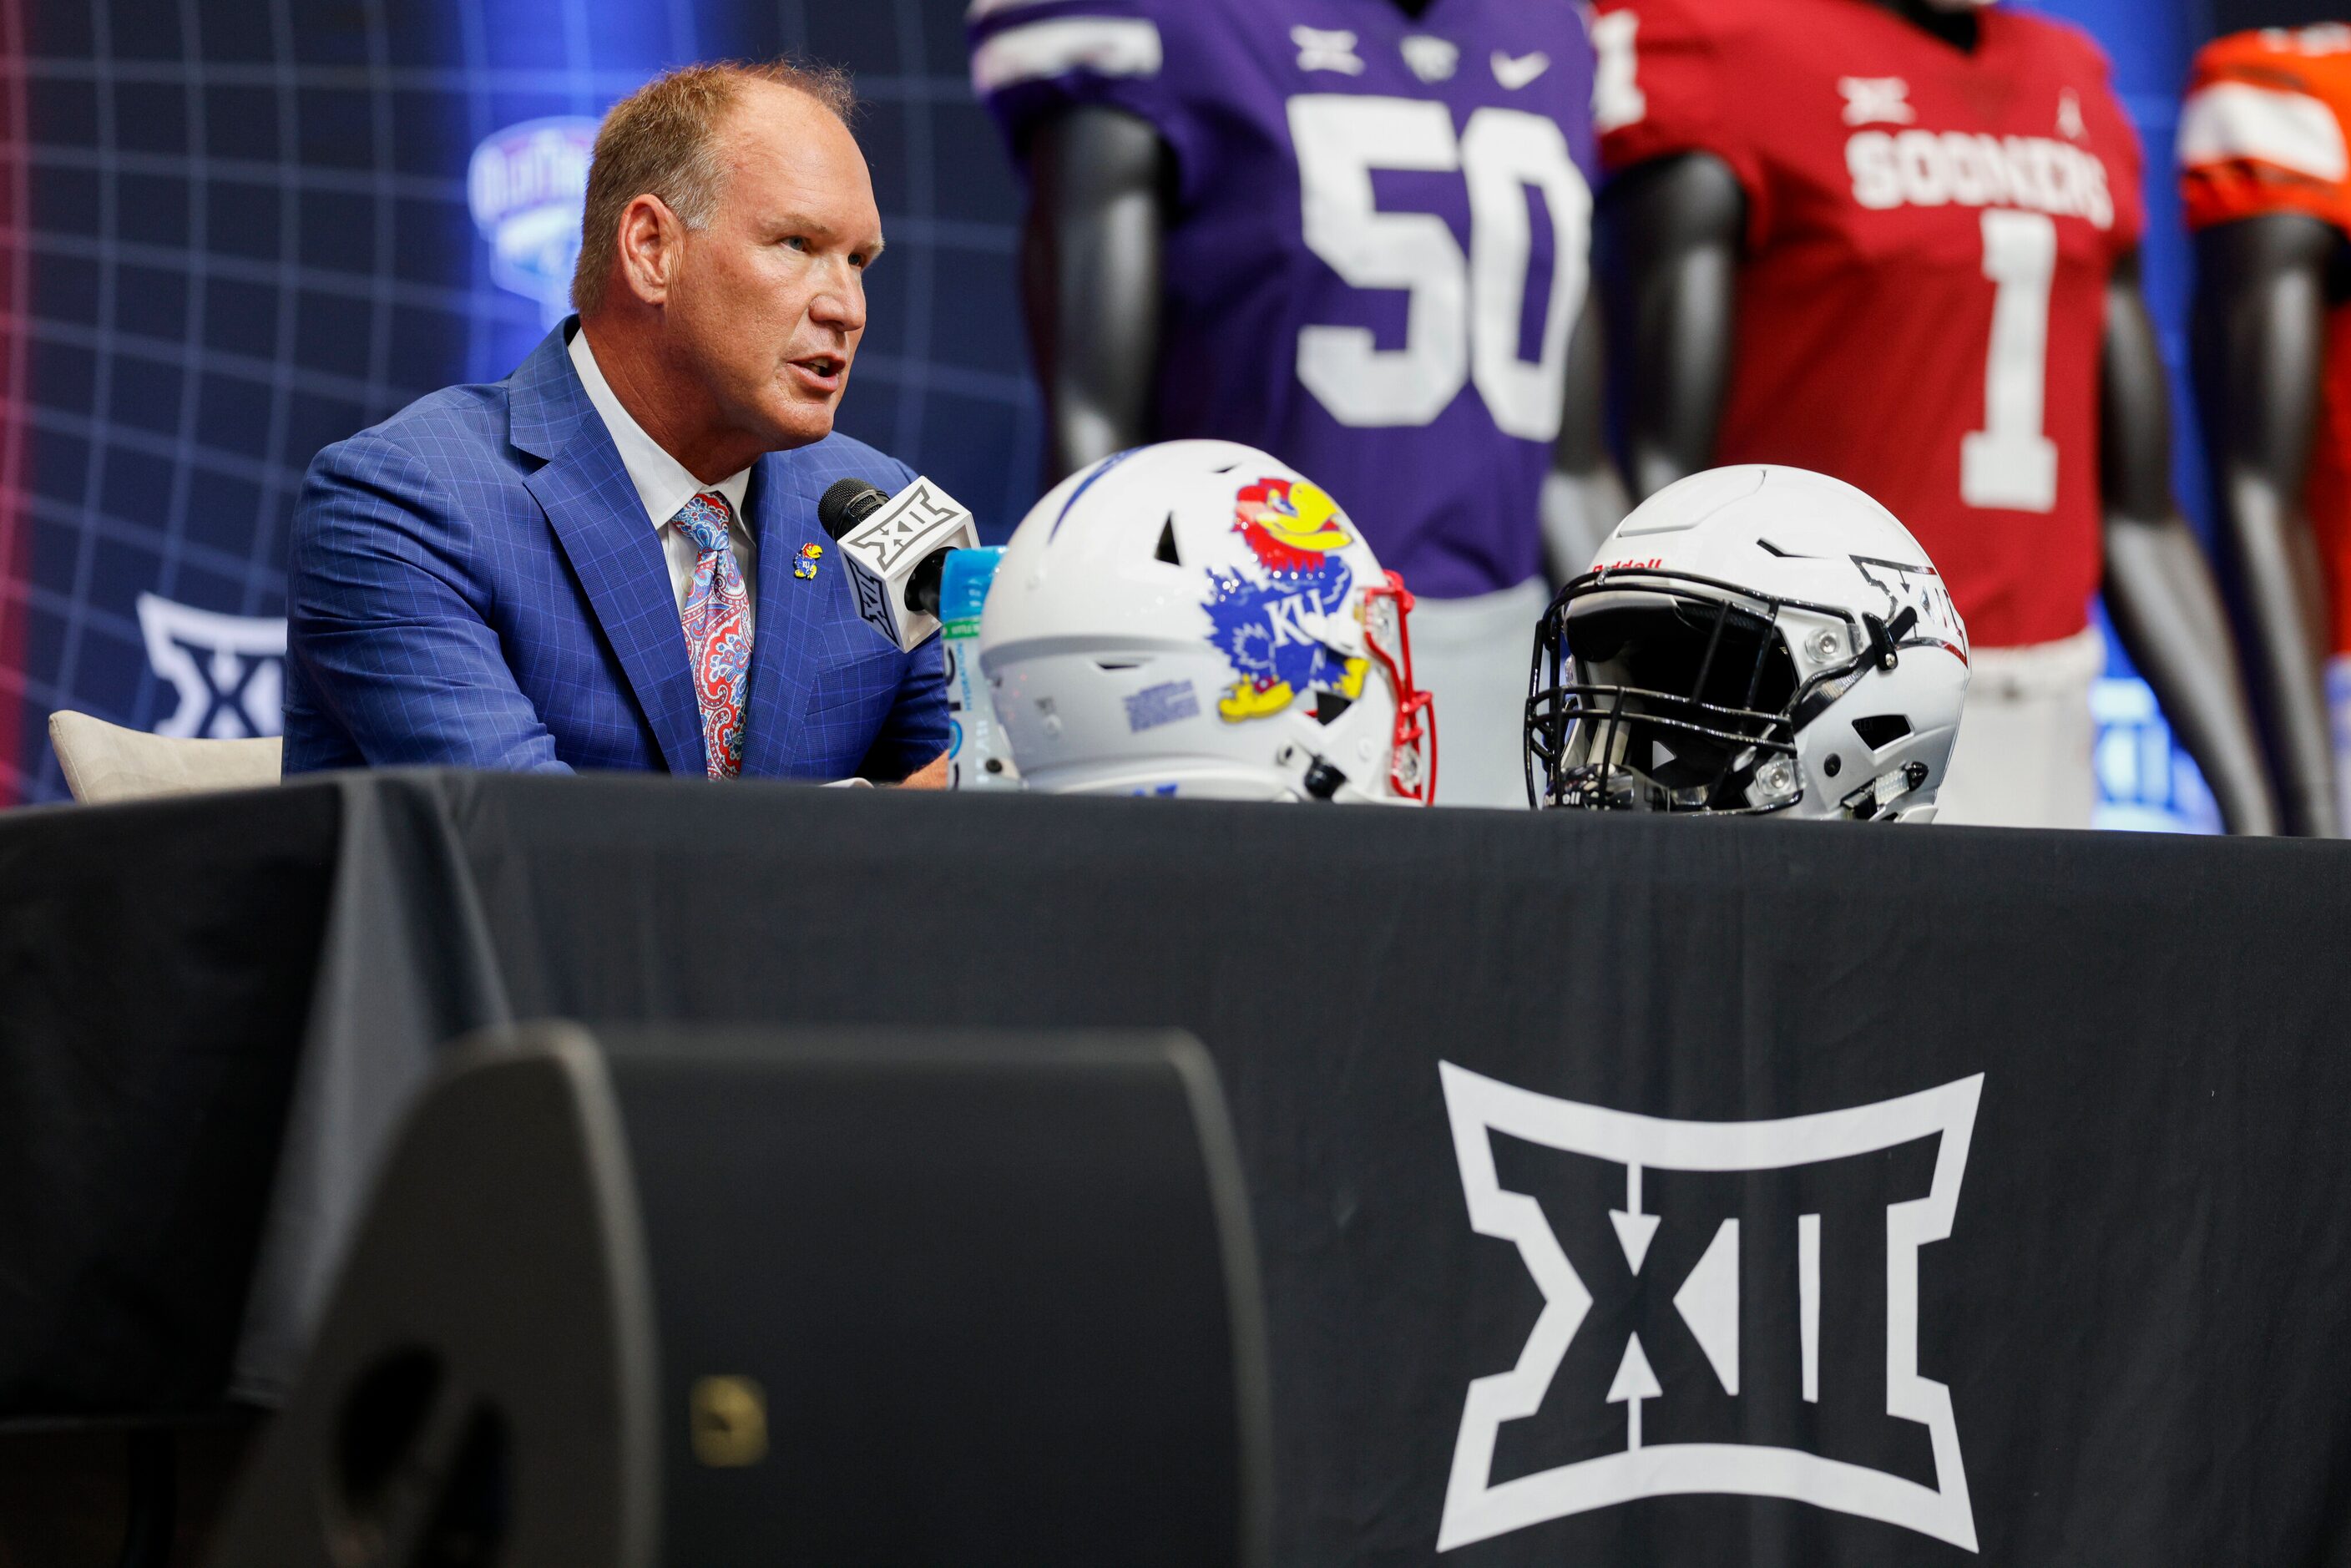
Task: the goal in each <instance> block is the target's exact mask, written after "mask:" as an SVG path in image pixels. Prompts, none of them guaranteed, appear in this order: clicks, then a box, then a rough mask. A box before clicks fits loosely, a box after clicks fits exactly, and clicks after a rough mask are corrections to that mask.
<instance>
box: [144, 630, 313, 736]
mask: <svg viewBox="0 0 2351 1568" xmlns="http://www.w3.org/2000/svg"><path fill="white" fill-rule="evenodd" d="M139 631H140V635H141V638H142V639H143V640H144V641H145V643H146V644H147V663H148V664H149V665H151V666H152V668H153V669H154V672H155V674H156V675H157V676H158V677H160V678H161V679H162V680H164V681H167V682H169V683H170V684H171V686H172V691H173V692H175V693H177V694H178V696H179V702H178V705H177V706H174V707H173V708H172V711H171V712H170V713H168V714H166V715H164V716H163V717H162V720H160V721H159V722H158V723H157V724H156V726H155V733H156V734H158V735H172V736H181V737H195V738H198V739H204V740H238V739H244V738H246V737H256V736H265V735H276V734H277V733H279V732H280V731H281V730H283V729H284V728H285V727H286V712H285V703H286V622H285V619H284V617H282V616H256V615H223V614H221V613H220V612H217V611H212V610H199V609H197V608H196V607H195V606H194V605H193V604H180V603H175V602H173V601H171V600H169V599H165V598H163V597H162V596H161V595H160V594H153V593H142V594H141V595H140V596H139Z"/></svg>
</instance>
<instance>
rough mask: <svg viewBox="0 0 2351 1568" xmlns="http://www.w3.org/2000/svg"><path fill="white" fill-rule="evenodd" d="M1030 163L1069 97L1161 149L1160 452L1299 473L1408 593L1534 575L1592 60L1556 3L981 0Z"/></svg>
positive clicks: (1578, 213) (1582, 262)
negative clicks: (1041, 133) (1184, 441)
mask: <svg viewBox="0 0 2351 1568" xmlns="http://www.w3.org/2000/svg"><path fill="white" fill-rule="evenodd" d="M969 25H970V34H971V45H972V57H971V66H972V82H973V85H974V87H975V88H976V89H977V90H978V92H979V94H980V96H981V98H982V99H984V100H985V101H986V102H987V105H988V107H989V109H990V110H991V111H992V112H993V113H994V114H995V116H996V118H997V120H998V123H999V124H1001V125H1002V126H1003V128H1004V130H1005V131H1006V134H1007V137H1008V140H1009V141H1010V143H1011V147H1012V151H1013V154H1014V158H1015V161H1016V162H1023V163H1024V164H1025V161H1026V156H1027V152H1028V148H1029V140H1030V138H1031V135H1032V133H1033V132H1034V131H1035V130H1036V128H1037V127H1038V126H1039V125H1040V124H1041V123H1043V122H1044V121H1046V120H1050V118H1052V117H1053V116H1055V115H1057V114H1060V113H1062V112H1064V111H1066V110H1068V109H1069V108H1070V107H1071V106H1072V105H1076V104H1102V105H1107V106H1109V107H1111V108H1114V109H1118V110H1124V111H1125V112H1127V113H1130V114H1134V115H1137V116H1140V117H1141V118H1142V119H1144V120H1147V121H1149V122H1150V124H1151V125H1152V126H1153V128H1154V129H1155V130H1156V131H1158V133H1159V135H1160V138H1161V140H1162V141H1164V142H1165V144H1166V145H1167V147H1168V148H1169V150H1170V152H1172V154H1173V159H1174V168H1173V171H1172V174H1173V178H1174V181H1175V199H1174V203H1173V207H1174V214H1175V216H1174V221H1173V223H1172V225H1171V226H1170V229H1169V232H1168V234H1167V235H1166V237H1165V299H1166V305H1165V318H1164V329H1163V332H1162V341H1161V347H1160V364H1159V368H1158V382H1157V385H1156V387H1155V394H1156V395H1155V409H1154V414H1153V423H1154V429H1153V431H1152V434H1153V435H1154V436H1155V438H1159V439H1172V438H1175V437H1181V436H1217V437H1222V438H1224V439H1227V440H1231V441H1239V442H1245V443H1247V444H1250V445H1253V446H1258V447H1261V448H1263V449H1265V450H1266V451H1269V452H1271V453H1274V454H1275V455H1279V456H1280V458H1281V459H1282V460H1283V461H1284V462H1286V463H1289V464H1290V465H1293V466H1295V467H1298V468H1301V469H1303V470H1304V471H1305V472H1307V473H1310V474H1312V475H1314V476H1316V478H1317V479H1319V480H1320V481H1322V483H1323V484H1324V485H1327V486H1330V489H1331V491H1332V494H1333V495H1334V496H1335V497H1337V498H1338V500H1339V501H1340V502H1341V503H1343V505H1344V506H1345V507H1346V509H1347V513H1348V515H1349V516H1350V517H1353V519H1354V521H1355V522H1356V523H1357V524H1358V525H1359V526H1360V527H1361V528H1362V529H1363V531H1364V538H1365V539H1366V541H1367V542H1368V543H1369V544H1370V545H1371V547H1372V549H1374V551H1375V552H1376V553H1377V554H1378V556H1379V558H1380V560H1381V562H1382V563H1383V564H1384V565H1385V566H1387V567H1390V568H1392V569H1394V570H1397V571H1400V572H1401V573H1402V574H1403V575H1404V577H1405V580H1406V581H1407V582H1409V583H1410V585H1411V587H1412V590H1413V591H1414V592H1415V593H1416V594H1421V595H1426V596H1432V597H1436V598H1459V597H1463V596H1466V595H1469V594H1477V593H1486V592H1490V591H1495V590H1498V589H1504V588H1510V587H1513V586H1515V585H1516V584H1518V583H1520V582H1522V581H1524V580H1526V579H1528V578H1530V577H1531V576H1533V575H1535V573H1536V572H1537V571H1538V570H1541V530H1540V527H1539V512H1538V508H1539V506H1540V499H1541V488H1542V480H1543V476H1544V474H1545V473H1546V472H1547V471H1548V468H1549V464H1550V449H1551V444H1552V438H1553V437H1555V436H1556V435H1557V434H1558V433H1559V426H1560V419H1561V412H1562V396H1563V391H1564V386H1565V380H1564V367H1565V361H1566V356H1567V348H1568V340H1569V336H1570V333H1571V331H1572V330H1573V326H1574V322H1575V319H1576V317H1577V314H1578V312H1579V310H1580V308H1581V306H1582V303H1583V296H1584V289H1585V281H1586V277H1587V257H1588V255H1589V249H1590V246H1589V232H1590V217H1591V207H1592V195H1591V183H1590V182H1591V178H1592V175H1593V172H1594V168H1595V156H1596V154H1595V150H1594V147H1593V131H1592V124H1591V110H1590V101H1591V92H1592V56H1591V46H1590V43H1589V41H1588V40H1587V38H1586V37H1585V34H1584V28H1583V21H1582V19H1581V16H1580V15H1579V12H1578V10H1577V8H1576V7H1575V6H1574V5H1571V4H1570V3H1569V0H1435V3H1434V4H1432V5H1429V6H1428V8H1427V9H1426V10H1425V11H1424V12H1423V13H1422V15H1421V16H1419V17H1418V18H1417V19H1415V18H1412V17H1409V16H1406V15H1405V13H1404V11H1403V10H1402V9H1401V8H1400V7H1399V6H1397V5H1395V4H1394V3H1393V0H975V4H974V5H972V7H971V11H970V13H969Z"/></svg>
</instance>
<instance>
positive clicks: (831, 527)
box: [816, 479, 890, 539]
mask: <svg viewBox="0 0 2351 1568" xmlns="http://www.w3.org/2000/svg"><path fill="white" fill-rule="evenodd" d="M889 498H890V492H889V491H887V490H884V489H883V488H882V487H881V486H879V485H873V484H869V483H867V482H866V481H865V480H863V479H835V480H834V481H833V482H832V484H831V486H828V487H827V488H826V490H825V493H824V494H823V496H821V497H819V498H818V500H817V504H816V520H817V521H818V522H820V523H821V524H823V525H824V531H825V532H826V533H827V534H829V535H831V537H832V538H836V539H837V538H841V535H843V534H845V533H847V532H848V531H849V530H850V529H852V528H855V527H856V526H857V525H858V524H860V523H862V522H863V521H864V520H865V519H866V518H868V517H872V515H873V508H874V507H878V506H880V505H881V504H882V503H883V502H884V501H886V500H888V499H889Z"/></svg>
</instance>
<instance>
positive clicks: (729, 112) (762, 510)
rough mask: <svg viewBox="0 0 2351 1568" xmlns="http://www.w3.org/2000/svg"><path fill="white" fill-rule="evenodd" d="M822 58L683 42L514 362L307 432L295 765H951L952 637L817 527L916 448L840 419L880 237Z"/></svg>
mask: <svg viewBox="0 0 2351 1568" xmlns="http://www.w3.org/2000/svg"><path fill="white" fill-rule="evenodd" d="M853 109H854V99H853V97H852V93H851V90H850V87H849V83H848V80H847V78H845V77H843V76H841V75H838V74H836V73H829V72H822V71H810V70H804V69H800V68H794V67H790V66H787V65H781V64H778V65H772V66H763V67H751V68H745V67H738V66H716V67H694V68H688V69H685V70H682V71H677V72H673V73H672V74H670V75H669V76H666V77H664V78H659V79H658V80H655V81H653V82H652V83H649V84H648V85H647V86H645V87H644V88H643V89H639V90H638V91H637V92H636V93H634V94H632V96H631V97H630V98H628V99H624V100H622V102H621V103H620V104H618V105H615V106H614V108H613V110H612V111H611V114H610V115H608V116H607V117H606V119H605V122H604V125H603V128H602V130H601V132H600V134H599V136H598V138H597V145H596V153H595V159H594V162H593V163H592V164H591V166H590V177H589V191H588V203H587V210H586V217H585V221H584V223H583V225H582V229H581V246H580V261H579V267H578V270H577V272H576V274H575V276H574V278H573V282H572V298H573V302H574V303H575V304H576V305H577V306H578V307H579V308H580V315H579V316H577V317H575V318H573V319H569V320H567V321H566V322H565V323H564V324H563V325H562V326H561V327H559V328H558V329H556V330H555V331H553V332H551V333H549V335H548V337H547V339H546V340H545V341H543V342H541V343H540V344H539V346H538V349H537V350H534V351H533V352H532V354H531V356H530V357H529V358H528V360H526V361H524V362H523V364H522V366H521V368H520V369H518V370H517V371H515V373H514V374H513V375H511V376H509V377H508V378H507V380H506V381H504V382H498V383H497V384H496V385H492V386H463V387H452V388H449V389H447V390H445V391H443V392H435V393H434V394H432V395H431V396H429V397H426V398H423V399H421V400H419V401H418V402H414V403H412V404H410V405H409V406H408V407H407V408H405V409H403V410H402V411H401V412H400V413H397V414H394V415H393V416H392V418H391V419H389V420H386V421H385V422H384V423H381V424H379V425H377V426H375V427H374V428H373V429H371V430H366V431H362V432H360V434H357V435H355V436H352V437H351V438H350V439H349V440H347V441H341V442H338V443H336V444H334V445H332V446H329V447H328V448H327V449H326V450H325V451H323V452H321V453H320V454H319V456H318V459H317V461H316V462H315V463H313V464H312V465H311V469H310V474H309V477H308V483H307V484H306V485H305V486H304V489H303V495H302V500H301V504H300V507H299V508H298V511H297V514H296V517H295V523H294V529H293V537H292V540H291V544H290V546H289V550H288V559H287V574H288V599H289V606H288V627H287V676H286V768H287V771H288V772H289V773H290V772H300V771H304V770H306V769H313V768H355V767H383V766H392V765H400V764H451V765H456V766H463V767H473V768H509V769H538V770H549V771H564V770H570V769H577V768H637V769H647V768H660V769H666V770H667V771H670V772H673V773H685V774H695V775H703V774H707V775H710V776H713V777H731V776H733V775H735V774H737V773H741V774H745V775H753V776H762V775H764V776H790V777H797V778H807V779H845V778H850V777H852V776H862V777H865V778H869V779H876V780H879V781H884V782H895V781H899V780H904V781H907V782H910V783H916V784H934V785H935V784H936V783H938V782H940V781H941V780H942V779H943V778H944V775H945V766H946V758H945V752H946V742H947V718H946V685H945V678H944V674H943V672H942V668H941V662H940V653H939V647H938V643H937V641H936V640H935V639H934V640H933V641H931V642H930V643H925V645H924V646H922V647H920V648H918V649H916V650H915V651H914V653H901V652H900V651H899V649H898V646H897V644H896V643H893V642H892V641H891V640H889V639H888V638H886V637H884V636H883V635H882V634H881V633H879V632H875V631H874V630H873V629H872V627H870V626H868V625H867V624H866V623H865V622H863V621H862V620H861V619H860V618H859V617H858V615H857V612H856V607H855V603H854V601H853V597H852V592H851V587H850V583H849V581H848V580H847V578H846V576H845V574H844V573H843V572H842V571H841V570H840V563H839V561H838V560H837V559H834V558H833V555H832V545H831V540H830V539H829V538H826V536H825V534H824V533H823V531H822V529H821V528H820V527H819V526H818V522H817V516H816V503H817V498H818V497H819V496H820V495H821V494H822V493H823V492H824V490H825V487H826V486H829V485H831V483H832V482H833V481H835V480H837V479H841V478H843V477H854V478H858V479H865V480H870V481H871V482H872V483H873V484H875V485H878V486H881V487H882V488H883V489H885V490H892V491H894V490H896V489H898V488H899V487H900V486H903V485H904V484H906V483H907V482H909V481H910V480H911V479H912V478H913V474H912V472H911V471H910V470H909V469H907V468H906V466H905V465H904V464H901V463H899V462H897V461H896V460H894V459H893V458H890V457H886V456H884V455H882V454H880V453H878V452H876V451H874V450H873V449H872V448H871V447H869V446H866V445H864V444H861V443H859V442H856V441H852V440H851V439H850V438H848V437H847V436H842V435H836V434H832V419H833V411H834V409H835V407H836V405H837V404H838V403H839V402H840V398H841V392H842V390H843V388H844V386H845V385H846V383H847V380H848V375H849V368H850V364H851V361H852V360H853V359H854V357H855V354H856V350H857V343H858V340H859V338H860V337H861V335H862V332H863V329H864V326H865V298H864V282H863V278H864V269H865V267H867V266H868V265H869V264H870V263H871V262H872V260H873V259H874V257H875V256H878V255H879V254H880V252H881V249H882V236H881V218H880V214H879V213H878V211H877V210H876V208H875V206H874V203H873V194H872V183H871V181H870V179H869V178H868V175H867V172H866V168H865V162H864V157H863V154H862V152H860V151H859V149H858V147H857V143H856V141H855V139H854V138H853V137H852V134H851V133H850V131H849V128H848V121H849V120H850V117H851V114H852V110H853Z"/></svg>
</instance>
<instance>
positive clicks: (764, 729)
mask: <svg viewBox="0 0 2351 1568" xmlns="http://www.w3.org/2000/svg"><path fill="white" fill-rule="evenodd" d="M802 467H803V465H801V464H799V463H797V462H794V461H793V455H792V454H790V453H788V452H771V453H769V454H768V455H766V456H765V457H762V458H760V459H759V465H758V469H757V471H756V472H755V473H754V474H753V475H752V478H751V492H750V494H749V496H748V497H746V499H747V502H748V505H749V507H750V513H751V516H750V518H749V521H750V524H751V529H752V536H751V537H752V538H755V539H757V540H758V544H759V581H758V590H757V591H758V603H757V604H756V605H755V607H754V608H755V610H756V611H757V616H756V631H755V632H754V633H753V635H752V639H751V692H750V708H751V711H750V713H749V714H748V715H747V716H746V719H745V727H744V735H743V772H744V774H745V776H746V777H754V776H756V777H761V778H771V777H776V776H779V775H784V774H789V773H790V772H791V771H792V759H793V758H794V757H795V756H797V755H798V754H799V728H800V718H801V716H802V714H803V713H804V712H805V711H806V709H807V707H808V699H809V693H810V689H811V688H810V682H809V677H810V674H811V673H812V672H813V670H814V667H815V661H812V660H809V659H805V658H801V657H799V650H800V649H802V648H804V647H806V646H807V644H808V643H809V642H810V640H811V639H812V638H814V637H817V636H819V635H820V634H821V629H820V627H819V626H818V624H817V622H818V612H819V609H820V606H821V605H822V604H823V602H824V601H826V599H828V598H829V597H830V596H831V594H832V593H833V592H834V591H836V590H835V588H834V585H833V583H832V579H833V578H835V577H836V576H838V575H839V574H840V571H841V563H840V561H839V560H838V559H835V551H834V549H833V544H832V541H831V539H829V538H826V537H825V534H824V530H823V529H822V528H820V527H818V525H817V520H816V497H814V496H812V495H810V493H809V490H808V480H807V477H806V476H805V475H804V474H803V473H802V472H801V470H802ZM806 544H814V545H819V546H820V547H822V549H823V550H824V554H823V555H822V556H821V557H820V558H819V564H818V567H817V576H816V580H814V581H804V580H799V579H797V578H795V577H793V576H792V566H793V563H794V562H796V561H798V560H799V559H800V547H801V546H802V545H806Z"/></svg>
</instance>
